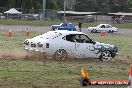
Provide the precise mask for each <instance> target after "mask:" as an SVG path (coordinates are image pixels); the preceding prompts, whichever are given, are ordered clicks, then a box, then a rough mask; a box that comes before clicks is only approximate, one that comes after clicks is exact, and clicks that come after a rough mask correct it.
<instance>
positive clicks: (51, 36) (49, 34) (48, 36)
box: [36, 31, 62, 39]
mask: <svg viewBox="0 0 132 88" xmlns="http://www.w3.org/2000/svg"><path fill="white" fill-rule="evenodd" d="M60 35H62V34H61V33H58V32H54V31H50V32H47V33H44V34H42V35H39V36H37V37H36V38H46V39H54V38H56V37H58V36H60Z"/></svg>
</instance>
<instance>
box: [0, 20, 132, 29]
mask: <svg viewBox="0 0 132 88" xmlns="http://www.w3.org/2000/svg"><path fill="white" fill-rule="evenodd" d="M61 22H62V21H60V20H57V21H25V20H10V19H4V20H0V24H3V25H28V26H51V25H53V24H60V23H61ZM71 23H73V24H75V25H76V26H78V22H71ZM100 23H101V22H95V23H83V24H82V26H83V27H91V26H97V25H98V24H100ZM103 23H107V22H103ZM109 24H111V25H112V26H114V27H117V28H119V29H132V23H123V24H117V23H109Z"/></svg>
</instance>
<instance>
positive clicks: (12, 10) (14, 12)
mask: <svg viewBox="0 0 132 88" xmlns="http://www.w3.org/2000/svg"><path fill="white" fill-rule="evenodd" d="M4 13H7V14H22V12H19V11H17V10H16V9H14V8H11V9H10V10H8V11H6V12H4Z"/></svg>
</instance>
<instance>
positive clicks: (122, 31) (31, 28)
mask: <svg viewBox="0 0 132 88" xmlns="http://www.w3.org/2000/svg"><path fill="white" fill-rule="evenodd" d="M27 28H28V29H29V31H40V32H41V31H42V32H47V31H49V30H50V29H51V28H50V27H49V26H21V25H0V30H3V31H4V30H5V31H8V30H12V31H26V30H27ZM82 31H83V32H85V33H89V32H88V31H87V28H82ZM117 33H118V34H126V35H132V29H119V31H118V32H117Z"/></svg>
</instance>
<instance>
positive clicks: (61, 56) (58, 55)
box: [54, 49, 67, 61]
mask: <svg viewBox="0 0 132 88" xmlns="http://www.w3.org/2000/svg"><path fill="white" fill-rule="evenodd" d="M66 58H67V53H66V51H65V50H63V49H59V50H57V51H56V52H55V55H54V59H55V60H59V61H62V60H64V59H66Z"/></svg>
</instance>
